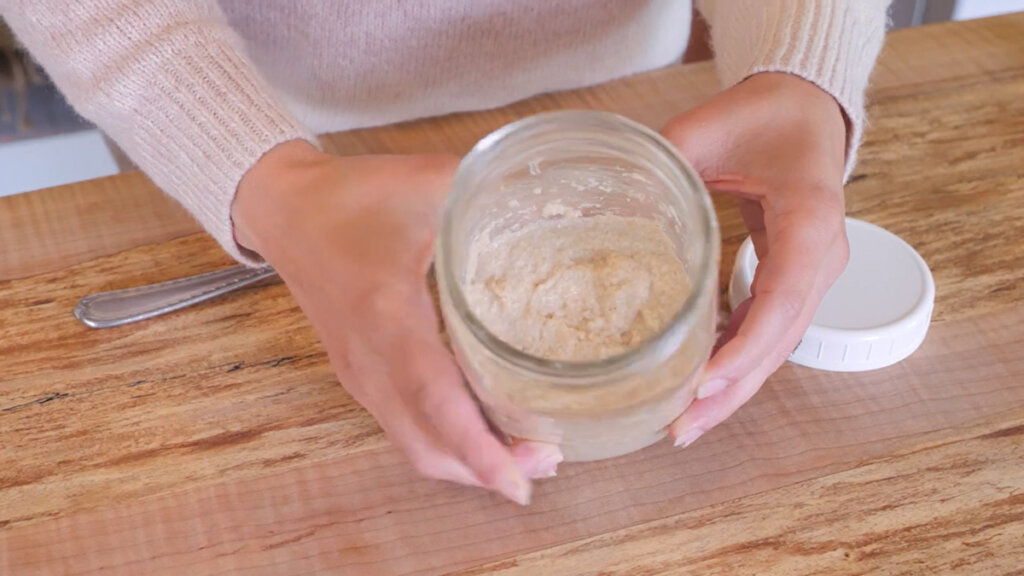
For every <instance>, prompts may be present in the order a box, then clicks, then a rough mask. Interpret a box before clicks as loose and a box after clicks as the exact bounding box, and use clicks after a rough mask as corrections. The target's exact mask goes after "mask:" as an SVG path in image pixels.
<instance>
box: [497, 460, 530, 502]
mask: <svg viewBox="0 0 1024 576" xmlns="http://www.w3.org/2000/svg"><path fill="white" fill-rule="evenodd" d="M498 491H499V492H500V493H501V495H502V496H504V497H505V498H508V499H509V500H511V501H513V502H515V503H516V504H519V505H520V506H527V505H529V504H530V481H529V480H527V479H526V478H523V475H522V474H520V473H519V470H518V469H516V468H510V469H509V471H508V472H506V473H505V475H504V476H503V477H502V479H501V482H500V484H499V486H498Z"/></svg>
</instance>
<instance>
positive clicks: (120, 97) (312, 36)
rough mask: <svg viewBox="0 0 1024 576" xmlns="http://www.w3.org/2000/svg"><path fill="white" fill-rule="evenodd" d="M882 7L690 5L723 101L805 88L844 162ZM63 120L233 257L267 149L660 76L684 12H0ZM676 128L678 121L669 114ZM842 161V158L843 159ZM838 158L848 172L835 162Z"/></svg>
mask: <svg viewBox="0 0 1024 576" xmlns="http://www.w3.org/2000/svg"><path fill="white" fill-rule="evenodd" d="M888 3H889V0H703V1H701V0H698V8H699V9H700V10H701V12H702V13H703V15H704V17H705V18H706V19H707V20H708V22H709V24H710V26H711V38H712V42H713V45H714V48H715V55H716V60H717V66H718V71H719V75H720V77H721V80H722V83H723V84H724V85H726V86H728V85H731V84H734V83H736V82H739V81H740V80H742V79H743V78H745V77H747V76H749V75H750V74H753V73H755V72H760V71H785V72H790V73H793V74H797V75H799V76H802V77H803V78H806V79H808V80H810V81H812V82H814V83H816V84H818V85H819V86H821V87H822V88H824V89H825V90H827V91H828V92H830V93H831V94H832V95H833V96H834V97H835V98H836V100H837V101H838V102H839V103H840V104H841V105H842V106H843V108H844V109H845V111H846V113H847V115H848V116H849V118H850V119H851V121H852V124H853V129H854V133H853V138H852V142H853V143H854V145H856V143H857V142H858V141H859V137H860V130H861V126H862V123H863V108H864V102H863V95H864V89H865V87H866V84H867V81H868V75H869V74H870V71H871V68H872V66H873V64H874V60H875V58H876V56H877V54H878V51H879V49H880V47H881V44H882V40H883V35H884V30H885V19H886V8H887V5H888ZM0 15H2V16H3V17H4V19H6V20H7V21H8V23H9V24H10V26H11V27H12V28H13V29H14V31H15V33H16V34H17V36H18V38H19V39H20V40H21V42H22V43H23V44H25V46H26V47H27V48H28V49H29V51H30V52H32V54H33V55H34V56H35V57H36V59H37V60H38V61H39V62H40V63H41V64H42V65H43V67H44V68H45V69H46V70H47V72H48V73H49V74H50V76H51V77H52V78H53V80H54V82H56V84H57V86H58V87H59V88H60V89H61V90H63V91H64V93H65V94H66V95H67V98H68V100H69V101H70V102H71V104H72V105H73V106H74V107H75V109H76V110H78V112H79V113H81V114H82V115H83V116H85V117H86V118H88V119H90V120H92V121H93V122H95V123H96V124H97V125H99V126H100V127H101V128H102V129H103V130H104V131H106V132H107V133H108V134H109V135H110V136H111V137H112V138H113V139H114V140H115V141H117V142H118V144H120V145H121V147H122V148H124V150H125V151H126V152H127V153H128V155H129V156H130V157H131V158H132V160H134V161H135V162H136V163H137V164H138V165H139V166H140V167H141V168H142V169H143V170H145V171H146V173H147V174H148V175H149V176H150V177H151V178H152V179H153V181H154V182H156V184H157V185H158V186H160V187H161V188H162V189H164V190H165V191H166V192H167V193H168V194H170V195H171V196H173V197H174V198H176V199H178V200H179V201H180V202H181V203H182V204H184V205H185V207H186V208H188V210H189V211H190V212H191V213H192V214H193V215H194V216H195V217H196V218H197V219H198V220H199V221H200V223H202V225H203V226H204V227H205V228H206V229H207V230H208V231H209V232H210V234H212V235H213V236H214V238H216V239H217V240H218V241H219V242H220V243H221V245H223V246H224V248H225V249H226V250H227V251H228V252H229V253H231V254H232V255H233V256H235V257H236V258H238V259H239V260H241V261H243V262H248V263H255V262H253V261H252V260H250V259H248V258H247V255H245V254H243V253H242V252H241V251H240V250H239V248H238V246H237V245H236V244H235V242H234V240H233V235H232V224H231V217H230V207H231V201H232V198H233V197H234V193H235V188H236V187H237V185H238V182H239V180H241V178H242V176H243V174H244V173H245V172H246V171H247V170H248V169H249V168H250V167H251V166H252V165H253V164H254V163H255V162H256V161H257V160H258V159H259V158H260V156H261V155H263V154H264V153H265V152H267V151H268V150H269V149H270V148H272V147H273V146H274V145H276V144H278V143H280V142H284V141H287V140H291V139H295V138H306V139H309V140H310V141H315V139H314V137H313V134H314V133H322V132H329V131H338V130H345V129H350V128H357V127H363V126H371V125H379V124H386V123H391V122H397V121H400V120H408V119H412V118H417V117H422V116H431V115H437V114H444V113H447V112H453V111H459V110H477V109H482V108H490V107H495V106H500V105H502V104H506V103H508V102H512V101H514V100H518V99H521V98H525V97H527V96H530V95H532V94H537V93H540V92H548V91H554V90H563V89H568V88H576V87H580V86H586V85H590V84H596V83H599V82H604V81H606V80H610V79H613V78H617V77H621V76H625V75H628V74H633V73H636V72H640V71H643V70H649V69H652V68H657V67H660V66H665V65H667V64H670V63H673V62H677V61H678V60H679V58H680V56H681V55H682V52H683V50H684V48H685V46H686V44H687V39H688V38H687V36H688V33H689V29H690V19H691V16H692V6H691V3H690V1H689V0H419V1H415V0H220V1H217V0H0ZM680 111H681V112H682V110H680ZM851 152H852V151H851ZM851 157H852V155H851Z"/></svg>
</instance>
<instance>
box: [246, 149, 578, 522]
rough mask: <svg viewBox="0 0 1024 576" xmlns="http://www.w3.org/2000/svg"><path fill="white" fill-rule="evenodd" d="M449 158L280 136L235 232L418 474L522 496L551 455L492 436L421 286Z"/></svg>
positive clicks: (256, 170)
mask: <svg viewBox="0 0 1024 576" xmlns="http://www.w3.org/2000/svg"><path fill="white" fill-rule="evenodd" d="M456 165H457V159H456V158H452V157H447V156H354V157H337V156H331V155H328V154H324V153H322V152H319V151H318V150H316V149H315V148H313V147H312V146H311V145H310V144H309V143H307V142H304V141H291V142H287V143H284V144H281V145H278V146H277V147H275V148H274V149H272V150H271V151H270V152H268V153H267V154H266V155H265V156H264V157H263V158H262V159H261V160H260V161H259V162H258V163H257V164H256V165H255V166H254V167H253V168H252V169H251V170H249V172H248V173H247V174H246V176H245V177H244V178H243V180H242V182H241V184H240V185H239V188H238V193H237V195H236V197H235V202H234V206H233V208H232V217H233V219H234V225H235V235H236V239H237V240H238V242H239V244H241V245H242V246H244V247H246V248H249V249H251V250H253V251H254V252H256V253H258V254H259V255H261V256H262V257H263V258H264V259H266V261H267V262H268V263H269V264H270V265H272V266H273V267H274V268H275V269H276V270H277V272H278V273H279V274H280V276H281V278H282V279H284V281H285V284H287V286H288V288H289V289H290V290H291V293H292V295H293V296H294V297H295V300H296V301H297V302H298V304H299V306H300V307H301V308H302V310H303V312H304V313H305V314H306V316H307V317H308V318H309V319H310V321H311V322H312V324H313V327H314V329H315V330H316V332H317V334H318V335H319V337H320V339H321V341H322V342H323V344H324V347H325V348H326V350H327V355H328V357H329V359H330V362H331V365H332V367H333V369H334V371H335V372H336V374H337V376H338V379H339V380H340V381H341V383H342V385H343V386H344V387H345V389H346V390H348V392H349V393H350V394H352V396H353V397H354V398H355V399H356V400H357V401H358V402H359V403H360V404H362V405H363V406H364V407H365V408H366V409H367V410H369V411H370V413H371V414H372V415H373V416H374V418H376V419H377V422H378V423H379V424H380V425H381V427H382V428H383V429H384V431H385V432H386V433H387V435H388V437H389V438H390V439H391V441H392V442H393V443H394V444H396V445H397V446H398V447H399V448H401V449H402V450H403V451H404V452H405V454H406V456H408V458H409V460H410V461H411V462H412V464H413V465H414V466H415V468H416V469H417V470H418V471H419V472H420V473H422V474H424V475H426V476H429V477H432V478H438V479H443V480H450V481H453V482H458V483H461V484H468V485H475V486H483V487H485V488H489V489H491V490H494V491H497V492H499V493H500V494H502V495H504V496H506V497H507V498H509V499H511V500H513V501H515V502H519V503H520V504H526V503H527V502H528V501H529V498H530V478H542V477H546V476H551V475H554V472H555V468H556V466H557V464H558V462H560V461H561V459H562V456H561V452H560V451H559V449H558V447H557V446H553V445H548V444H537V443H530V442H526V443H518V444H515V445H514V446H513V447H512V448H509V447H508V446H506V445H505V444H503V443H502V442H501V441H499V440H498V439H497V438H496V437H495V436H494V435H493V434H492V433H491V431H490V429H489V428H488V425H487V423H486V421H485V420H484V417H483V415H482V414H481V412H480V410H479V408H478V406H477V404H476V402H475V401H474V399H473V397H472V395H471V394H470V392H469V391H468V389H467V388H466V386H465V384H464V382H463V379H462V374H461V372H460V371H459V368H458V366H457V365H456V363H455V361H454V358H453V357H452V355H451V354H450V353H449V351H448V349H447V348H446V347H445V345H444V343H443V342H442V340H441V337H440V334H439V329H440V324H439V319H438V318H437V314H436V312H435V308H434V305H433V301H432V299H431V296H430V293H429V290H428V288H427V284H426V274H427V271H428V269H429V267H430V262H431V259H432V251H433V242H434V236H435V233H436V230H437V222H438V219H439V215H440V208H441V206H442V203H443V200H444V197H445V195H446V193H447V192H448V190H449V188H450V185H451V177H452V174H453V173H454V170H455V167H456Z"/></svg>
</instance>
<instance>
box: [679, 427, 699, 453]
mask: <svg viewBox="0 0 1024 576" xmlns="http://www.w3.org/2000/svg"><path fill="white" fill-rule="evenodd" d="M703 435H704V430H703V429H702V428H696V427H695V428H690V429H688V430H687V431H686V432H683V433H682V434H680V435H679V437H678V438H676V442H675V445H676V446H677V447H682V448H686V447H687V446H689V445H690V444H693V443H694V442H696V441H697V438H700V437H701V436H703Z"/></svg>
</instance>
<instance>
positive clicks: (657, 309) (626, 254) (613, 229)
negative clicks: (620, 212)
mask: <svg viewBox="0 0 1024 576" xmlns="http://www.w3.org/2000/svg"><path fill="white" fill-rule="evenodd" d="M543 216H544V219H541V220H538V221H536V222H532V223H530V224H528V225H526V226H524V227H523V228H521V229H519V230H516V231H513V232H506V233H502V234H499V235H496V236H494V237H492V236H491V235H490V234H487V233H483V234H479V235H477V236H476V237H475V238H474V240H473V242H472V244H471V247H470V252H469V262H468V269H467V275H466V282H465V284H464V291H465V295H466V298H467V301H468V304H469V307H470V308H471V309H472V311H473V313H474V314H476V316H477V317H478V318H479V319H480V320H481V321H482V322H483V323H484V325H485V326H487V328H488V329H489V330H490V331H491V332H493V333H494V334H495V335H496V336H498V337H499V338H500V339H502V340H504V341H505V342H506V343H508V344H511V345H512V346H514V347H515V348H518V349H520V350H522V351H524V352H527V353H529V354H532V355H534V356H538V357H541V358H546V359H550V360H563V361H588V360H599V359H602V358H607V357H610V356H614V355H616V354H619V353H622V352H624V351H626V350H627V349H629V348H631V347H633V346H636V345H638V344H640V343H642V342H644V341H645V340H647V339H648V338H650V337H652V336H654V335H656V334H657V333H658V332H659V331H660V330H662V329H663V328H664V327H665V326H666V325H667V324H668V322H669V321H670V320H671V318H672V316H674V315H675V314H676V313H677V312H678V311H679V309H680V308H681V307H682V304H683V301H684V300H685V299H686V297H687V295H688V294H689V292H690V284H689V281H688V279H687V276H686V272H685V269H684V267H683V264H682V262H680V260H679V258H677V257H676V255H675V252H674V250H673V245H672V242H671V241H670V240H669V238H668V237H667V236H666V235H665V233H664V232H663V231H662V229H661V228H660V227H659V226H658V224H657V223H656V222H654V221H652V220H649V219H646V218H640V217H623V216H612V215H600V216H589V217H581V216H580V214H579V212H578V211H576V210H573V209H569V208H566V207H565V206H562V205H561V204H558V203H550V204H548V205H547V206H545V208H544V210H543Z"/></svg>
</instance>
